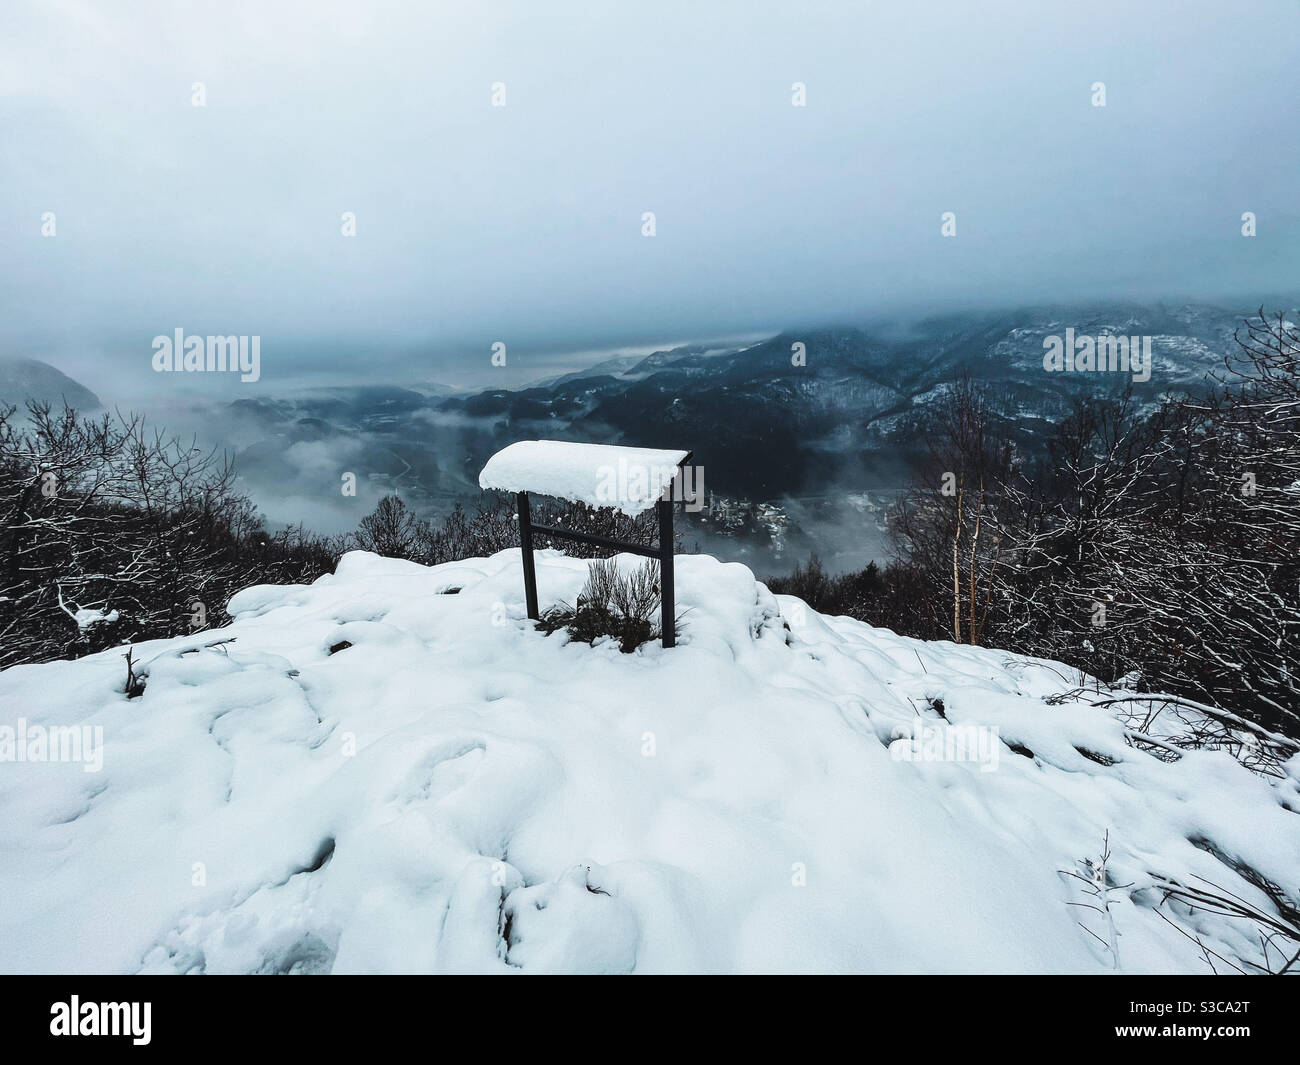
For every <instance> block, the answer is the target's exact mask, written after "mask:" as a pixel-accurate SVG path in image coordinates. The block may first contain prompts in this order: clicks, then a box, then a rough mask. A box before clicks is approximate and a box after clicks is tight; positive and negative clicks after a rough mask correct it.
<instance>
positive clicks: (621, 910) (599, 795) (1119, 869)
mask: <svg viewBox="0 0 1300 1065" xmlns="http://www.w3.org/2000/svg"><path fill="white" fill-rule="evenodd" d="M625 561H630V559H625ZM585 574H586V565H585V563H584V562H582V561H580V560H573V559H568V558H565V557H563V556H561V555H558V554H557V553H554V552H545V553H543V554H542V555H541V556H540V560H539V567H538V580H539V586H540V597H541V600H542V603H543V605H545V604H547V603H551V602H554V601H556V600H559V599H566V600H569V601H572V599H573V597H574V596H575V594H576V592H577V591H578V588H579V587H580V585H581V584H582V581H583V579H584V577H585ZM677 579H678V602H679V606H680V608H681V609H682V610H683V611H684V613H683V617H682V636H681V642H680V645H679V646H678V647H677V648H676V649H674V650H670V651H665V650H663V649H662V648H660V647H658V646H657V645H656V646H652V647H645V648H642V649H641V651H639V652H638V653H636V654H633V655H622V654H620V653H619V652H618V651H617V649H616V648H615V647H613V646H610V645H603V646H596V647H594V648H593V647H589V646H587V645H583V644H576V643H566V642H565V638H564V637H563V634H557V635H555V636H551V637H545V636H543V635H541V634H540V633H538V632H537V631H536V630H534V629H533V628H532V626H531V625H529V624H528V623H527V622H526V621H524V620H523V618H522V615H523V604H522V582H521V580H520V572H519V555H518V553H517V552H514V551H510V552H502V553H501V554H498V555H496V556H494V557H492V558H489V559H475V560H469V561H465V562H458V563H451V564H448V565H444V566H440V567H436V568H433V569H427V568H424V567H420V566H417V565H414V564H411V563H407V562H402V561H395V560H388V559H381V558H378V557H376V556H373V555H367V554H363V553H354V554H350V555H347V556H345V557H344V558H343V560H342V561H341V562H340V564H339V567H338V571H337V573H336V574H335V575H332V576H328V577H324V578H322V579H321V580H319V581H317V582H316V583H315V584H314V585H312V586H311V587H274V588H272V587H256V588H251V589H248V590H246V591H244V592H242V593H240V594H239V595H238V596H236V597H235V599H234V600H233V601H232V605H231V609H232V612H235V613H236V614H237V615H238V619H237V621H236V622H235V623H234V624H233V625H232V626H231V627H230V628H229V629H227V630H221V631H218V632H203V633H198V634H195V635H194V636H192V637H186V638H181V639H176V640H170V641H160V642H155V643H150V644H144V645H138V646H137V647H136V648H135V660H136V663H137V669H140V670H142V671H143V672H144V673H145V674H147V680H146V687H145V690H144V693H143V695H141V696H140V697H139V698H136V699H128V698H127V697H126V696H125V695H123V694H122V685H123V681H124V678H125V667H124V663H123V661H122V658H121V656H120V654H119V653H117V652H105V653H103V654H99V655H94V656H90V657H87V658H83V659H80V660H78V661H75V662H66V663H54V664H46V665H38V666H23V667H17V668H14V669H10V670H8V671H7V672H5V673H3V674H0V707H2V708H3V710H2V711H0V728H2V727H3V726H8V727H9V728H10V729H13V730H19V729H24V730H26V731H27V732H28V733H30V732H31V731H32V730H33V729H34V728H36V727H47V726H50V725H65V726H66V725H82V724H84V725H87V726H100V727H102V730H103V747H102V750H103V767H102V770H101V771H99V772H85V771H83V767H82V766H80V765H77V764H73V763H53V762H37V761H25V762H19V761H11V762H10V763H9V764H5V765H3V766H2V767H0V770H2V771H0V806H3V808H4V810H5V811H6V814H5V817H4V818H3V819H0V892H2V893H3V897H4V898H5V900H6V905H5V906H4V907H3V909H0V967H3V968H4V969H6V970H14V971H26V970H36V971H47V970H48V971H60V970H63V971H87V970H90V971H100V970H103V971H127V972H134V971H149V972H192V971H198V972H209V973H221V972H254V971H262V972H325V971H335V972H348V971H367V972H370V971H382V972H406V971H431V970H454V971H483V972H511V971H520V970H522V971H525V972H591V971H597V972H626V971H636V972H655V971H683V970H685V971H716V970H722V971H773V970H777V971H789V970H816V971H827V970H830V971H965V972H978V971H1028V972H1056V971H1083V972H1094V971H1095V972H1101V971H1109V970H1110V968H1111V965H1112V959H1111V957H1110V955H1109V953H1108V951H1107V950H1106V949H1105V948H1103V947H1101V946H1100V945H1099V941H1100V940H1106V939H1108V938H1109V935H1108V931H1107V928H1106V927H1105V924H1104V922H1103V921H1101V920H1100V919H1099V918H1098V919H1094V918H1097V915H1096V914H1092V913H1090V912H1089V911H1085V910H1082V909H1080V908H1078V907H1075V906H1072V905H1070V904H1071V903H1076V902H1081V901H1083V902H1086V901H1088V899H1087V897H1086V895H1085V894H1084V892H1083V891H1081V890H1080V884H1079V882H1077V881H1075V880H1073V879H1072V878H1070V877H1069V876H1067V875H1065V874H1064V871H1067V870H1076V871H1077V870H1078V869H1079V868H1081V866H1080V865H1079V864H1078V863H1079V862H1080V861H1081V860H1086V859H1091V860H1093V861H1096V859H1097V857H1098V855H1099V854H1100V852H1101V849H1102V845H1103V838H1104V837H1106V836H1108V838H1109V844H1110V848H1111V851H1112V856H1111V859H1110V862H1109V865H1108V871H1107V878H1108V882H1109V883H1110V884H1112V885H1116V887H1115V888H1114V889H1113V890H1110V891H1109V892H1108V894H1109V896H1110V910H1111V914H1112V915H1113V918H1114V921H1115V927H1116V930H1117V932H1118V940H1117V943H1118V954H1119V968H1121V969H1122V970H1127V971H1149V970H1154V971H1191V972H1196V971H1201V970H1202V968H1203V962H1202V960H1201V954H1200V951H1199V950H1198V948H1197V947H1196V945H1195V944H1193V943H1192V942H1191V941H1189V940H1188V939H1187V938H1186V937H1185V936H1184V935H1183V934H1182V933H1181V932H1180V930H1179V928H1175V927H1174V926H1173V925H1171V924H1170V923H1167V922H1166V921H1165V920H1162V919H1161V917H1160V915H1159V914H1157V913H1156V912H1155V911H1154V909H1153V907H1154V906H1155V905H1156V904H1157V903H1159V902H1160V893H1159V891H1158V890H1157V889H1156V887H1155V886H1154V885H1155V881H1154V879H1153V876H1154V875H1156V874H1160V875H1164V876H1169V877H1175V878H1178V879H1186V878H1188V877H1190V876H1192V875H1201V876H1204V877H1205V878H1206V879H1207V880H1210V881H1213V882H1215V883H1218V884H1221V885H1223V886H1224V887H1225V888H1227V889H1229V890H1232V891H1235V892H1236V893H1238V894H1240V895H1242V896H1243V897H1245V898H1248V899H1251V900H1252V901H1253V902H1255V903H1256V904H1257V905H1260V906H1262V907H1263V908H1265V909H1268V908H1269V905H1270V904H1269V902H1268V900H1267V899H1266V898H1264V896H1263V894H1262V893H1261V892H1260V890H1259V889H1258V888H1257V887H1255V886H1254V885H1252V884H1249V883H1247V882H1246V881H1245V880H1243V879H1242V877H1241V876H1240V875H1239V874H1238V873H1237V872H1235V871H1234V870H1233V869H1232V868H1229V867H1228V866H1227V865H1225V864H1224V862H1223V861H1221V860H1220V858H1217V857H1215V854H1216V853H1217V854H1219V855H1230V856H1232V858H1233V860H1234V861H1235V862H1240V863H1245V864H1247V865H1249V866H1251V867H1253V868H1254V869H1256V870H1258V871H1259V872H1261V873H1262V874H1264V875H1265V876H1266V877H1267V878H1269V879H1270V880H1272V881H1274V882H1276V883H1278V884H1281V885H1284V886H1285V888H1286V890H1287V891H1288V892H1290V893H1291V896H1292V898H1294V897H1295V894H1296V887H1297V885H1300V816H1297V813H1296V811H1297V810H1300V757H1298V758H1297V759H1295V760H1293V761H1292V762H1291V763H1290V764H1289V772H1290V776H1289V777H1286V778H1284V779H1283V780H1282V781H1281V782H1278V783H1270V782H1267V781H1265V780H1263V779H1261V778H1259V777H1257V776H1255V775H1253V774H1251V773H1250V772H1248V771H1247V770H1245V769H1243V768H1242V767H1241V766H1240V765H1238V764H1237V762H1235V761H1234V760H1233V759H1232V758H1230V757H1229V756H1228V755H1226V754H1222V753H1207V752H1197V751H1192V752H1188V753H1187V754H1185V755H1184V757H1183V758H1182V759H1181V760H1180V761H1177V762H1175V763H1166V762H1163V761H1160V760H1158V759H1156V758H1154V757H1152V755H1150V754H1148V753H1144V752H1142V751H1139V750H1136V749H1135V748H1133V747H1130V746H1127V745H1126V744H1125V742H1124V735H1123V729H1122V726H1121V724H1120V723H1119V722H1118V721H1117V720H1115V719H1114V718H1112V717H1110V716H1108V715H1107V714H1106V713H1104V712H1103V711H1101V710H1098V709H1095V708H1092V707H1087V706H1083V705H1081V704H1079V703H1074V702H1071V701H1070V700H1069V699H1066V700H1065V701H1063V702H1061V703H1060V704H1059V705H1058V704H1053V703H1048V702H1045V701H1044V698H1045V697H1046V696H1048V695H1050V694H1053V693H1057V692H1060V691H1061V690H1062V689H1066V688H1069V687H1070V686H1071V684H1072V681H1070V680H1068V679H1065V678H1064V677H1063V676H1062V674H1063V673H1064V672H1065V669H1064V667H1060V666H1056V665H1054V664H1052V663H1038V662H1035V661H1032V660H1027V659H1024V658H1020V657H1017V656H1013V655H1008V654H1004V653H1000V652H996V651H986V650H981V649H976V648H967V647H958V646H954V645H952V644H946V643H939V644H925V643H919V642H916V641H912V640H908V639H904V638H901V637H898V636H895V635H893V634H892V633H890V632H888V631H884V630H877V629H872V628H870V627H868V626H865V625H863V624H861V623H858V622H855V621H851V620H849V619H832V618H824V617H821V616H819V615H817V614H815V613H814V612H812V611H810V610H808V609H807V608H805V607H804V606H803V604H802V603H800V602H799V601H798V600H795V599H792V598H789V597H773V596H772V595H771V594H770V593H769V592H768V591H767V590H766V588H765V587H764V586H763V585H761V584H758V583H756V582H755V581H754V579H753V576H752V575H751V574H750V572H749V571H748V570H747V569H746V568H745V567H743V566H740V565H737V564H734V563H733V564H723V563H720V562H717V561H715V560H714V559H712V558H709V557H707V556H680V557H679V559H678V578H677ZM222 641H224V642H222ZM141 664H143V665H141ZM940 706H942V709H943V713H944V714H946V718H947V723H951V727H953V728H959V729H963V730H965V737H966V740H968V741H969V742H970V743H973V744H974V748H973V749H974V750H976V751H977V753H978V755H979V757H978V758H976V759H974V760H970V759H967V760H961V759H957V760H938V761H931V760H927V759H926V758H924V757H921V754H922V753H923V751H924V749H925V748H924V746H922V747H921V748H913V747H911V746H909V743H908V740H907V739H906V737H907V736H909V735H911V733H912V730H913V728H914V726H916V725H917V724H918V723H921V724H923V725H924V726H925V727H926V728H928V729H934V730H938V732H936V733H935V735H940V736H942V735H943V731H942V730H944V729H945V728H948V727H950V726H949V725H948V724H947V723H945V720H944V719H943V718H942V717H940V716H939V713H938V711H937V708H938V707H940ZM20 718H21V719H22V720H21V721H20V720H19V719H20ZM972 727H973V728H972ZM994 728H996V729H997V730H998V732H997V734H994V733H993V732H992V731H991V730H992V729H994ZM0 734H2V733H0ZM10 737H11V741H12V737H13V733H10ZM10 750H11V757H12V750H13V748H12V746H11V748H10ZM953 750H954V752H955V751H956V748H954V749H953ZM909 752H911V753H912V757H911V758H900V757H899V756H900V755H906V754H908V753H909ZM968 753H969V751H968ZM88 900H93V903H92V904H88ZM1162 912H1164V913H1165V914H1166V915H1167V916H1169V917H1170V918H1171V919H1172V920H1173V921H1174V922H1175V923H1176V924H1178V925H1180V927H1181V928H1182V929H1183V930H1185V931H1187V932H1188V933H1189V934H1197V935H1199V936H1200V937H1201V938H1202V940H1203V941H1204V942H1205V943H1206V944H1207V945H1209V946H1210V947H1211V949H1213V950H1215V951H1216V952H1218V953H1220V954H1222V955H1223V956H1224V957H1227V958H1245V957H1252V958H1257V955H1258V943H1257V940H1256V938H1255V936H1254V934H1253V930H1252V929H1251V928H1249V927H1243V926H1241V925H1240V924H1239V923H1234V922H1233V921H1232V920H1230V919H1227V918H1221V917H1211V916H1207V915H1204V914H1197V915H1195V916H1189V915H1187V914H1185V913H1180V912H1179V911H1177V910H1175V909H1172V908H1170V907H1169V906H1166V907H1165V908H1164V910H1163V911H1162ZM1081 920H1082V921H1084V922H1086V923H1087V924H1088V927H1089V930H1088V932H1085V931H1084V930H1083V929H1081V927H1080V925H1079V923H1078V922H1079V921H1081ZM1089 933H1092V934H1089ZM1094 936H1097V937H1100V940H1099V939H1097V938H1094Z"/></svg>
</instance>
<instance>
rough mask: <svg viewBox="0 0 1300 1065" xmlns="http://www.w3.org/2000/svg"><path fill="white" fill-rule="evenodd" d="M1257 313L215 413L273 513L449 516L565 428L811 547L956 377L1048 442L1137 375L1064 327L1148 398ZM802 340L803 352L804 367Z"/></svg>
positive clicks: (273, 403) (250, 483) (882, 471)
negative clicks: (755, 514) (344, 487)
mask: <svg viewBox="0 0 1300 1065" xmlns="http://www.w3.org/2000/svg"><path fill="white" fill-rule="evenodd" d="M1251 313H1253V308H1248V307H1241V308H1223V307H1214V306H1209V305H1203V304H1187V305H1181V306H1173V307H1166V306H1138V305H1119V304H1107V305H1098V306H1092V307H1084V308H1068V309H1067V308H1040V309H1034V310H1024V311H1007V312H998V313H990V314H958V315H951V316H946V317H942V318H933V319H930V320H927V321H920V322H914V323H910V324H908V325H906V326H898V327H889V328H880V327H875V328H856V327H846V328H819V329H806V330H790V331H788V332H784V333H781V334H780V335H778V336H774V337H772V338H770V339H768V340H764V341H762V342H760V343H756V344H753V345H750V346H748V347H744V348H736V349H727V350H722V351H719V350H716V349H714V348H710V347H707V346H702V345H688V346H684V347H679V348H674V349H672V350H667V351H657V352H654V353H653V354H650V355H646V356H632V355H629V356H617V357H615V358H612V359H607V360H604V361H602V362H599V363H596V364H593V365H592V366H591V367H589V368H588V369H586V370H582V371H579V372H576V373H567V374H563V375H559V376H556V377H553V378H550V379H548V380H545V381H541V382H538V383H535V384H533V385H532V386H530V387H526V388H520V389H504V388H500V389H484V390H482V391H479V392H475V393H469V394H465V393H453V392H452V391H451V390H450V389H445V388H439V387H432V388H423V389H413V388H403V387H399V386H386V385H368V386H362V387H352V388H348V387H341V388H320V389H315V390H312V391H308V392H301V393H297V394H293V395H282V396H264V395H261V394H255V395H253V396H252V398H248V399H240V400H237V401H235V402H233V403H230V404H229V405H228V406H225V407H223V408H222V413H221V416H220V418H219V419H217V421H218V423H219V424H220V426H221V431H222V432H223V434H224V436H223V439H222V440H221V441H220V442H221V443H223V444H225V445H226V446H227V447H231V448H233V450H234V453H235V458H236V461H237V464H238V467H239V469H240V472H241V477H242V480H243V482H244V484H245V485H246V487H247V488H248V489H249V491H250V492H251V493H252V494H253V496H254V497H255V498H256V499H257V500H258V502H259V503H260V504H261V505H262V506H263V508H264V509H265V510H266V511H267V513H268V514H269V515H270V516H271V517H272V519H273V520H276V521H294V520H301V519H302V518H304V517H305V518H307V520H308V524H317V525H329V524H330V523H334V524H336V527H338V528H352V527H354V526H355V524H356V521H357V520H359V518H360V517H361V516H362V515H363V514H364V513H366V512H368V511H369V510H370V509H372V508H373V505H374V501H375V499H376V498H377V497H378V495H379V494H381V493H382V492H384V491H398V492H400V493H401V494H402V495H403V496H404V497H405V498H406V499H407V500H408V501H409V502H411V503H412V504H414V505H415V506H416V507H417V508H419V509H423V510H425V511H429V512H438V511H441V510H445V509H446V508H448V507H449V506H450V505H451V503H452V502H453V501H454V500H457V499H467V498H472V497H477V496H478V494H479V489H478V483H477V481H478V472H479V470H480V469H481V468H482V466H483V463H484V462H485V461H486V460H487V458H488V457H489V456H490V455H491V454H492V453H493V452H494V451H495V450H497V449H499V448H501V447H503V446H505V445H506V444H508V443H511V442H513V441H515V440H519V439H527V438H536V437H554V438H559V439H571V440H588V441H595V442H602V443H623V444H632V445H641V446H647V447H684V448H690V449H692V450H693V451H694V453H695V461H696V462H698V463H700V464H702V465H703V466H704V470H705V484H706V487H707V489H708V490H709V491H710V492H711V493H719V494H720V495H722V496H725V497H728V498H729V499H731V500H733V501H735V500H740V501H746V502H752V503H754V504H757V503H760V502H764V501H767V502H769V503H774V504H778V506H777V508H776V509H772V508H769V509H768V510H767V511H766V512H765V515H766V516H764V517H762V518H761V519H760V520H759V521H758V522H757V523H751V524H757V525H763V526H764V527H770V528H772V529H775V528H776V527H778V526H780V527H781V531H780V534H779V536H778V534H776V533H773V536H772V539H773V541H774V542H776V541H778V540H779V539H781V538H784V539H785V540H788V541H789V543H790V545H791V547H792V548H793V549H803V548H805V547H806V546H807V545H808V543H809V542H811V543H813V544H815V543H816V538H815V537H814V538H812V540H811V541H809V540H806V539H801V537H800V529H799V527H798V522H796V521H791V522H790V523H789V524H786V523H785V522H786V518H785V515H786V514H790V515H795V516H798V517H799V520H800V521H808V522H811V521H814V520H816V519H814V518H813V517H812V516H811V512H810V511H809V509H808V508H809V506H814V507H815V506H820V505H821V504H822V503H823V502H824V501H826V500H830V499H834V500H839V501H840V504H843V501H844V500H851V501H852V508H851V509H850V510H849V511H848V512H847V520H848V521H849V522H850V524H851V525H852V527H857V526H860V525H862V524H864V523H865V522H867V521H868V520H870V521H873V522H874V521H876V518H870V517H869V516H870V515H877V516H878V514H879V513H880V511H881V497H880V495H879V494H878V493H881V492H888V491H890V490H892V489H896V488H898V487H900V486H902V485H903V484H905V483H906V481H907V479H908V477H909V476H910V474H911V473H912V472H913V470H914V469H915V464H916V462H917V460H918V459H919V458H921V457H922V456H923V455H924V454H925V450H926V448H925V444H926V441H925V431H926V430H925V426H926V422H927V418H928V415H929V414H930V412H931V411H932V410H933V409H934V408H935V407H936V406H937V405H939V404H941V403H943V402H944V400H945V397H946V396H947V395H948V394H949V393H950V390H951V388H952V386H953V383H954V382H955V381H956V380H958V378H959V377H960V376H961V375H962V374H965V373H969V374H970V375H971V376H972V377H974V378H975V379H977V380H979V381H982V382H985V383H986V384H987V385H988V386H989V387H990V388H991V389H992V390H993V392H994V393H995V395H996V397H997V399H998V404H999V406H1000V407H1001V408H1002V409H1003V410H1004V411H1005V413H1006V419H1007V421H1006V429H1007V431H1008V432H1009V433H1010V434H1011V436H1012V437H1013V438H1014V439H1016V440H1017V441H1018V443H1019V444H1020V445H1021V446H1022V447H1023V448H1026V449H1029V448H1034V447H1039V446H1042V442H1043V440H1044V438H1045V437H1046V435H1047V434H1048V433H1050V432H1051V431H1052V429H1053V426H1054V425H1055V423H1056V422H1057V421H1059V419H1060V418H1061V417H1062V416H1063V415H1064V414H1065V413H1067V412H1068V410H1069V409H1070V405H1071V403H1072V401H1073V400H1074V399H1075V398H1076V397H1077V396H1079V395H1080V394H1082V393H1085V392H1098V391H1109V392H1118V391H1120V390H1121V389H1123V388H1124V387H1125V385H1126V384H1128V383H1129V382H1130V381H1131V380H1132V377H1133V375H1132V374H1120V373H1109V372H1105V373H1103V372H1096V371H1094V372H1090V373H1085V372H1076V373H1067V372H1060V373H1050V372H1047V371H1045V370H1044V367H1043V355H1044V340H1045V338H1048V337H1052V336H1064V335H1065V332H1066V330H1067V329H1072V330H1073V331H1074V333H1075V335H1076V336H1078V337H1083V336H1093V337H1096V336H1101V335H1104V334H1108V333H1109V334H1115V335H1121V336H1134V337H1140V336H1149V337H1151V338H1152V352H1153V363H1154V365H1153V366H1152V372H1151V375H1150V380H1148V381H1145V382H1134V383H1133V390H1134V395H1135V396H1136V398H1137V399H1138V401H1139V402H1141V403H1143V404H1147V405H1150V406H1154V405H1155V404H1156V403H1158V402H1159V401H1160V399H1161V397H1162V396H1163V395H1165V394H1166V393H1169V392H1195V391H1196V390H1199V389H1201V388H1203V387H1204V386H1205V383H1206V378H1207V374H1209V373H1211V372H1213V371H1216V370H1218V369H1221V368H1222V365H1223V358H1224V356H1225V355H1226V354H1228V353H1229V352H1231V351H1233V350H1234V348H1235V345H1234V342H1233V339H1232V335H1233V331H1234V330H1235V329H1237V328H1238V327H1239V326H1240V325H1241V321H1242V319H1243V317H1245V316H1246V315H1249V314H1251ZM798 345H802V348H799V347H797V346H798ZM800 351H802V353H803V363H804V364H802V365H796V363H797V362H798V361H799V360H798V359H797V358H795V356H796V355H797V354H798V353H799V352H800ZM6 374H7V376H5V375H6ZM20 393H25V394H37V395H41V396H46V397H50V396H53V395H65V396H67V397H68V399H69V402H74V401H75V405H78V406H83V407H85V408H87V409H89V408H90V407H97V406H98V405H99V401H98V399H97V398H96V397H95V396H94V395H93V394H92V393H90V392H89V391H87V390H85V389H83V388H82V387H81V386H80V385H78V384H77V383H76V382H75V381H72V380H71V379H69V378H67V377H65V376H64V375H63V374H61V373H59V372H58V371H57V370H55V369H54V368H53V367H49V366H46V365H45V364H43V363H34V362H30V361H27V362H9V363H0V396H2V397H6V398H8V397H13V396H17V395H18V394H20ZM9 402H17V400H16V399H14V398H9ZM146 413H150V412H146ZM345 471H346V472H353V473H355V474H356V475H357V480H358V483H359V484H360V485H361V486H362V487H363V491H361V492H359V495H358V497H357V498H353V499H343V498H342V497H341V496H340V493H339V491H338V485H339V478H340V475H341V473H342V472H345ZM872 493H877V494H876V495H875V496H874V497H873V496H872V495H871V494H872ZM361 508H364V509H361ZM836 520H841V521H842V520H845V515H841V517H840V518H839V519H836ZM782 542H784V540H782Z"/></svg>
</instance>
